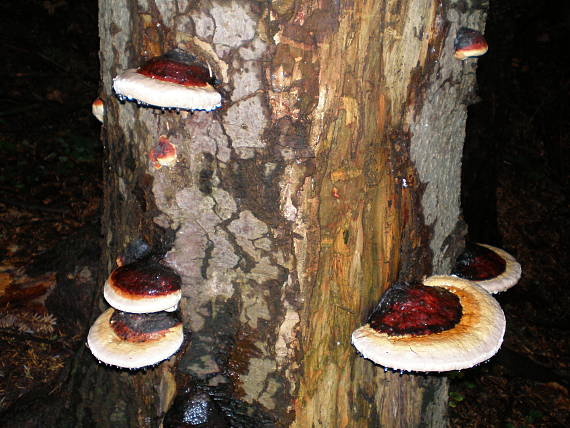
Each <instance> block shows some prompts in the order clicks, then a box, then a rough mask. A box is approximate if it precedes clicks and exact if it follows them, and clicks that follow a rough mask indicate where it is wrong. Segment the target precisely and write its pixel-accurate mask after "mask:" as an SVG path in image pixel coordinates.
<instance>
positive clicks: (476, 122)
mask: <svg viewBox="0 0 570 428" xmlns="http://www.w3.org/2000/svg"><path fill="white" fill-rule="evenodd" d="M96 8H97V4H96V2H95V1H88V0H82V1H79V0H77V1H65V0H51V1H39V0H36V1H32V0H20V1H18V2H12V1H10V2H1V3H0V42H1V46H2V47H3V59H2V66H1V67H0V156H1V157H2V163H1V164H0V241H1V245H0V256H2V265H0V333H1V334H0V351H1V353H0V364H1V365H0V418H2V415H3V414H4V415H5V414H6V412H7V411H11V412H14V411H15V409H16V410H17V409H18V403H19V402H21V401H22V400H26V399H27V398H28V396H29V395H30V394H33V391H34V389H37V388H38V387H39V386H38V385H40V386H41V387H46V386H50V385H51V384H53V383H54V382H57V379H58V378H57V364H56V363H57V361H58V360H57V358H56V357H55V356H54V355H53V349H52V348H51V347H49V346H48V347H46V348H45V349H43V350H42V349H39V350H37V353H38V354H39V355H42V354H41V352H44V355H43V357H42V358H43V360H42V361H44V362H45V361H50V364H51V365H44V366H42V365H40V366H38V368H37V372H35V371H34V368H33V366H32V365H30V362H29V361H26V360H24V359H23V357H21V358H22V359H19V358H20V356H21V355H23V354H24V353H25V352H28V351H25V350H26V349H28V348H29V346H31V345H29V343H28V342H26V341H27V340H28V338H26V339H22V338H21V337H17V334H16V333H13V332H14V331H19V330H17V329H15V328H14V326H10V325H7V324H6V323H7V322H6V321H2V319H3V318H2V311H7V310H9V309H11V308H12V307H13V302H14V301H17V302H19V303H18V304H21V305H22V306H25V304H26V302H28V301H29V299H28V298H29V297H30V292H29V290H30V289H31V288H32V287H31V286H28V287H27V288H26V287H21V289H20V290H19V291H18V292H19V293H20V294H17V293H16V292H8V291H9V290H10V288H9V287H10V284H11V282H17V281H20V283H22V281H24V282H25V281H28V280H29V281H31V280H32V279H30V277H28V276H26V275H27V273H26V272H27V271H26V270H25V268H26V266H28V265H29V264H30V263H32V261H33V260H34V259H36V258H38V257H41V256H42V255H43V254H45V253H46V252H47V251H49V249H50V248H53V247H54V245H56V244H57V243H58V242H61V240H62V239H64V238H66V237H69V236H71V235H73V234H77V233H81V231H82V230H84V229H85V228H86V227H91V228H93V227H95V228H96V227H98V226H97V224H98V219H99V215H100V204H101V192H102V189H101V174H102V171H101V165H102V145H101V143H100V141H99V130H100V124H99V122H97V121H96V120H95V118H94V117H93V116H92V115H91V102H92V101H93V100H94V99H95V98H96V97H97V94H98V90H99V69H98V43H99V40H98V34H97V31H98V30H97V9H96ZM569 29H570V2H567V1H548V2H537V1H531V0H503V1H492V2H491V4H490V10H489V15H488V21H487V28H486V32H485V36H486V37H487V40H488V42H489V46H490V49H489V52H488V53H487V54H486V55H485V56H483V57H482V58H481V59H479V68H478V82H479V88H478V93H479V96H480V100H479V102H478V103H476V104H474V105H472V106H470V108H469V119H468V124H467V139H466V142H465V151H464V159H463V178H462V186H463V192H462V205H463V211H464V217H465V220H466V222H467V223H468V225H469V231H470V233H469V238H470V239H472V240H474V241H478V242H484V243H489V244H493V245H497V246H499V247H502V248H504V249H506V250H507V251H509V252H511V253H512V254H513V255H514V256H515V257H517V259H518V260H519V261H520V262H521V264H522V266H523V278H522V279H521V281H520V283H519V284H518V285H517V286H516V287H514V288H513V289H511V290H509V291H508V292H507V293H503V294H501V295H499V296H498V299H499V301H500V303H501V304H502V306H503V308H504V310H505V314H506V317H507V332H506V335H505V342H504V345H503V348H502V349H501V351H500V352H499V354H498V355H497V356H496V357H495V358H493V359H492V360H491V361H490V362H488V363H486V364H483V365H481V366H479V367H476V368H474V369H470V370H466V371H461V372H453V373H450V374H449V377H450V378H451V380H452V383H451V388H450V389H451V391H450V414H451V418H452V420H451V422H452V426H454V427H558V426H560V427H565V426H570V399H569V396H568V387H569V378H570V374H569V371H568V364H569V362H570V359H569V353H568V351H569V346H568V345H569V335H568V330H569V328H570V323H569V309H568V308H569V307H570V297H569V293H568V284H569V279H570V275H569V268H568V261H569V260H568V257H567V254H568V219H569V215H568V214H569V206H568V195H569V192H568V188H569V184H570V183H569V173H568V162H569V161H570V155H569V153H570V151H569V143H568V135H569V133H570V121H569V113H570V109H569V95H570V93H569V92H570V90H569V82H570V73H569V68H568V66H567V64H568V63H569V62H570V61H569V59H570V58H569V56H570V55H569V53H568V47H567V44H568V41H569V40H570V38H569V33H568V32H569ZM18 275H20V276H18ZM17 278H20V279H17ZM22 278H24V279H22ZM34 284H36V285H35V287H37V283H34ZM7 290H8V291H7ZM22 290H28V292H26V293H22ZM7 296H8V297H10V299H12V300H10V299H9V298H8V297H7ZM18 296H19V297H18ZM22 296H23V297H22ZM18 298H20V300H18ZM26 299H28V300H26ZM35 304H36V306H35V307H34V308H33V309H34V310H36V311H38V312H41V311H42V310H45V308H43V309H42V307H41V305H39V306H38V304H37V302H36V303H35ZM32 306H33V305H32ZM28 309H29V308H28ZM18 310H20V309H18ZM21 310H22V311H23V310H24V309H21ZM22 313H23V312H22ZM21 316H24V315H21ZM26 316H28V315H26ZM3 322H4V324H2V323H3ZM36 333H37V332H36ZM60 334H61V335H60V336H59V338H58V339H57V341H58V343H60V342H63V343H65V342H66V340H68V339H69V343H70V344H73V346H76V344H79V346H82V345H81V340H80V338H79V340H78V339H77V338H71V337H67V336H65V334H64V333H62V332H60ZM36 336H38V337H39V339H42V337H43V336H41V335H40V334H39V333H37V334H36ZM51 337H52V336H46V337H43V339H42V340H45V341H48V340H55V339H52V338H51ZM74 340H75V341H74ZM18 341H19V342H18ZM20 342H21V343H20ZM39 343H43V342H41V340H40V341H39ZM44 344H45V345H46V346H47V345H48V344H46V343H44ZM20 345H22V346H23V345H25V346H24V347H23V348H22V350H19V348H18V346H20ZM50 346H51V345H50ZM73 346H71V345H69V348H73ZM26 347H28V348H26ZM8 350H13V352H14V354H13V355H12V356H11V359H10V361H8V359H7V358H6V356H7V355H8ZM71 352H72V349H70V350H69V353H68V354H65V353H62V352H60V353H59V354H58V355H63V356H65V355H68V356H69V355H71ZM58 358H63V357H61V356H60V357H58ZM24 364H28V365H30V367H32V369H31V370H32V371H31V373H27V374H26V373H23V374H22V372H21V370H20V369H21V366H23V365H24ZM38 364H39V363H38Z"/></svg>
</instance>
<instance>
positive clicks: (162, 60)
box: [113, 49, 222, 111]
mask: <svg viewBox="0 0 570 428" xmlns="http://www.w3.org/2000/svg"><path fill="white" fill-rule="evenodd" d="M214 82H215V78H214V77H213V76H212V73H211V70H210V68H209V67H208V68H205V67H203V66H202V65H201V64H200V63H198V62H197V60H196V58H195V57H194V56H193V55H190V54H188V53H186V52H183V51H181V50H179V49H174V50H172V51H170V52H168V53H167V54H165V55H163V56H160V57H156V58H153V59H151V60H149V61H148V62H146V63H145V64H144V65H143V66H142V67H139V68H137V69H134V68H132V69H128V70H125V71H123V72H122V73H121V74H119V75H118V76H117V77H115V78H114V79H113V90H114V91H115V94H116V95H117V97H118V98H119V100H121V101H124V100H128V101H134V102H136V103H137V104H139V105H142V106H145V107H156V108H160V109H162V110H205V111H212V110H215V109H217V108H219V107H221V106H222V96H221V95H220V93H219V92H218V91H216V90H215V89H214V87H213V86H212V84H213V83H214Z"/></svg>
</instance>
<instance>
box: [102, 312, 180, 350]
mask: <svg viewBox="0 0 570 428" xmlns="http://www.w3.org/2000/svg"><path fill="white" fill-rule="evenodd" d="M109 322H110V323H111V327H112V328H113V331H114V332H115V334H116V335H117V336H119V337H120V338H121V339H123V340H126V341H129V342H144V341H146V340H152V339H156V338H158V337H160V336H162V335H164V333H166V331H167V330H168V329H170V328H172V327H175V326H177V325H178V324H180V323H181V321H180V319H179V318H178V317H177V316H176V314H175V313H173V312H153V313H150V314H132V313H130V312H123V311H117V310H115V312H113V315H111V320H110V321H109Z"/></svg>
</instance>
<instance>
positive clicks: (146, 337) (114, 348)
mask: <svg viewBox="0 0 570 428" xmlns="http://www.w3.org/2000/svg"><path fill="white" fill-rule="evenodd" d="M183 341H184V333H183V329H182V323H181V321H180V320H179V319H178V318H176V317H175V316H174V315H173V314H170V313H166V312H157V313H152V314H130V313H124V312H120V311H116V310H114V309H113V308H110V309H107V310H106V311H105V312H103V313H102V314H101V315H100V316H99V318H97V320H95V323H93V325H92V326H91V328H90V329H89V334H88V335H87V346H88V347H89V349H90V350H91V352H92V354H93V355H94V356H95V358H97V359H98V360H99V361H101V362H103V363H105V364H109V365H113V366H117V367H124V368H128V369H137V368H141V367H146V366H149V365H153V364H157V363H159V362H161V361H163V360H165V359H167V358H169V357H170V356H172V355H173V354H175V353H176V351H178V349H179V348H180V346H181V345H182V342H183Z"/></svg>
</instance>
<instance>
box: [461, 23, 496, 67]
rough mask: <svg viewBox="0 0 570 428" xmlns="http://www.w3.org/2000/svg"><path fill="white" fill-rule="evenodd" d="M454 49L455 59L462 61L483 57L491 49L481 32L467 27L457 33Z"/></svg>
mask: <svg viewBox="0 0 570 428" xmlns="http://www.w3.org/2000/svg"><path fill="white" fill-rule="evenodd" d="M453 47H454V48H455V54H454V56H455V58H457V59H460V60H464V59H467V58H471V57H476V56H481V55H483V54H484V53H486V52H487V50H488V49H489V46H488V45H487V40H485V37H483V35H482V34H481V33H480V32H479V31H477V30H473V29H471V28H465V27H462V28H460V29H459V30H458V31H457V35H456V36H455V41H454V43H453Z"/></svg>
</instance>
